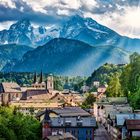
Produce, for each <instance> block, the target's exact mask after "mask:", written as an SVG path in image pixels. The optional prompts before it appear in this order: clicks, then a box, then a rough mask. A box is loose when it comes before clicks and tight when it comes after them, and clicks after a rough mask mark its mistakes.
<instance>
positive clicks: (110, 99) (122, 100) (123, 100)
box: [96, 97, 128, 104]
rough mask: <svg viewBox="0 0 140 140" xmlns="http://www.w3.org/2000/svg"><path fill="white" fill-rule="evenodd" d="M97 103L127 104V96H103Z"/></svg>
mask: <svg viewBox="0 0 140 140" xmlns="http://www.w3.org/2000/svg"><path fill="white" fill-rule="evenodd" d="M96 103H97V104H127V103H128V100H127V97H107V98H101V99H99V100H98V101H97V102H96Z"/></svg>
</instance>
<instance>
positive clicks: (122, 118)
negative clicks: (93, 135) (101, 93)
mask: <svg viewBox="0 0 140 140" xmlns="http://www.w3.org/2000/svg"><path fill="white" fill-rule="evenodd" d="M108 125H110V127H109V130H108V132H109V133H110V135H111V137H112V139H113V140H119V139H120V140H123V139H126V138H129V139H130V138H131V137H132V136H137V137H140V114H135V113H119V114H116V115H115V119H111V118H110V117H109V118H108Z"/></svg>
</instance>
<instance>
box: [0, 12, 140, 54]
mask: <svg viewBox="0 0 140 140" xmlns="http://www.w3.org/2000/svg"><path fill="white" fill-rule="evenodd" d="M62 37H63V38H67V39H76V40H80V41H83V42H85V43H88V44H90V45H100V46H102V45H114V46H116V47H120V48H123V49H125V50H128V51H132V52H133V51H138V52H140V48H139V44H140V39H138V38H129V37H127V36H121V35H120V34H118V33H117V32H115V31H113V30H112V29H110V28H108V27H106V26H104V25H101V24H99V23H98V22H96V21H95V20H93V19H92V18H83V17H80V16H78V15H75V16H72V17H70V18H68V20H67V21H65V22H64V23H63V24H62V25H61V27H60V26H54V25H51V26H46V27H44V26H39V27H36V28H35V27H34V26H32V24H31V23H30V21H29V20H27V21H26V20H21V21H18V22H16V23H15V24H13V25H11V26H10V28H9V30H3V31H0V44H4V43H16V44H23V45H30V46H32V47H37V46H42V45H44V44H45V43H47V42H48V41H50V40H51V39H54V38H62Z"/></svg>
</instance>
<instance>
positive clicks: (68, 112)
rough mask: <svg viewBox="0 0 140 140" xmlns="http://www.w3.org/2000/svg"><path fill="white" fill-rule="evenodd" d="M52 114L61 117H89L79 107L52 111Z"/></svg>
mask: <svg viewBox="0 0 140 140" xmlns="http://www.w3.org/2000/svg"><path fill="white" fill-rule="evenodd" d="M52 111H53V112H55V113H56V114H58V115H60V116H63V117H70V116H71V117H75V116H91V115H90V114H89V113H88V112H86V111H85V110H83V109H81V108H80V107H65V108H57V109H53V110H52Z"/></svg>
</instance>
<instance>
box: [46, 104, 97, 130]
mask: <svg viewBox="0 0 140 140" xmlns="http://www.w3.org/2000/svg"><path fill="white" fill-rule="evenodd" d="M48 112H51V113H54V114H56V116H55V117H47V118H50V120H46V119H45V120H44V121H45V122H46V121H48V122H50V124H51V127H96V120H95V117H93V116H92V115H91V114H89V113H88V112H86V111H85V110H83V109H81V108H80V107H64V108H57V109H52V110H48V111H46V114H45V116H48V115H49V114H48ZM45 118H46V117H45Z"/></svg>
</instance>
